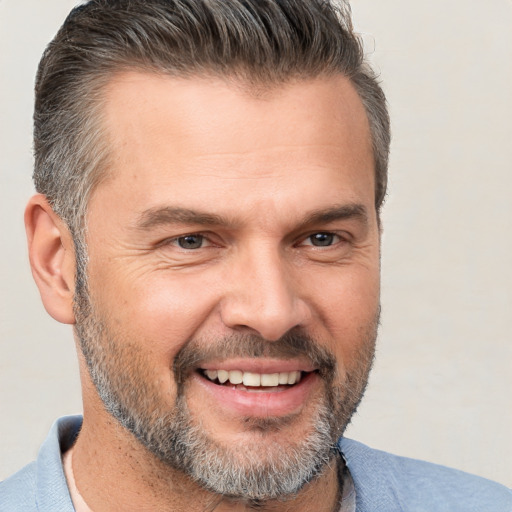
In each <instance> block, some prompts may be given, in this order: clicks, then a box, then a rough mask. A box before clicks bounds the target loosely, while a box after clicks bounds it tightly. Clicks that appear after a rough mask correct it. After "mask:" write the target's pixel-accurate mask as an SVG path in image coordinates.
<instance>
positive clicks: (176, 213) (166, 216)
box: [136, 206, 234, 230]
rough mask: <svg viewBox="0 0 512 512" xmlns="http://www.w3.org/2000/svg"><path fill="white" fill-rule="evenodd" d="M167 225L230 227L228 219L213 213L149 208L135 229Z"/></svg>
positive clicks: (230, 222)
mask: <svg viewBox="0 0 512 512" xmlns="http://www.w3.org/2000/svg"><path fill="white" fill-rule="evenodd" d="M167 224H200V225H203V226H221V225H222V226H232V225H233V224H234V223H233V222H232V221H230V220H229V219H227V218H225V217H223V216H221V215H217V214H214V213H206V212H200V211H196V210H190V209H188V208H173V207H170V206H165V207H163V208H150V209H149V210H145V211H144V212H142V214H141V215H140V218H139V221H138V222H137V225H136V227H137V228H138V229H141V230H147V229H152V228H156V227H159V226H165V225H167Z"/></svg>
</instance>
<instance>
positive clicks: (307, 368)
mask: <svg viewBox="0 0 512 512" xmlns="http://www.w3.org/2000/svg"><path fill="white" fill-rule="evenodd" d="M200 368H201V369H203V370H226V371H230V370H239V371H242V372H251V373H260V374H272V373H284V372H293V371H302V372H312V371H314V370H316V368H315V367H314V366H313V365H312V364H311V363H309V362H307V361H301V360H296V359H289V360H288V359H266V358H255V359H244V358H235V359H226V360H219V361H208V362H205V363H201V365H200Z"/></svg>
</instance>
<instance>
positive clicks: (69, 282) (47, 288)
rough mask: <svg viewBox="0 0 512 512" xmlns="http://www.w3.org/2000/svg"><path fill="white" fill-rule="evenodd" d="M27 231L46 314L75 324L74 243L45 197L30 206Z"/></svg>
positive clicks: (26, 225)
mask: <svg viewBox="0 0 512 512" xmlns="http://www.w3.org/2000/svg"><path fill="white" fill-rule="evenodd" d="M25 230H26V233H27V242H28V253H29V259H30V266H31V268H32V275H33V276H34V280H35V282H36V284H37V287H38V288H39V293H40V294H41V299H42V301H43V304H44V307H45V309H46V311H47V312H48V313H49V314H50V315H51V316H52V317H53V318H55V320H57V321H59V322H62V323H64V324H74V323H75V315H74V313H73V296H74V291H75V267H76V265H75V251H74V244H73V239H72V237H71V234H70V232H69V229H68V228H67V226H66V225H65V223H64V222H63V221H62V220H61V219H60V217H59V216H58V215H57V214H56V213H55V212H54V211H53V209H52V207H51V206H50V204H49V203H48V201H47V199H46V197H45V196H43V195H42V194H36V195H35V196H33V197H32V198H31V199H30V201H29V202H28V204H27V207H26V209H25Z"/></svg>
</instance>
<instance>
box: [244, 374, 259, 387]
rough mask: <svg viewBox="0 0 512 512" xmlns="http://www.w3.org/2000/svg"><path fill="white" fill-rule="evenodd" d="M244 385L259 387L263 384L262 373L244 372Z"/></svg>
mask: <svg viewBox="0 0 512 512" xmlns="http://www.w3.org/2000/svg"><path fill="white" fill-rule="evenodd" d="M243 382H244V386H253V387H259V386H260V384H261V375H260V374H259V373H251V372H244V380H243Z"/></svg>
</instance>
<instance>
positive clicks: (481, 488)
mask: <svg viewBox="0 0 512 512" xmlns="http://www.w3.org/2000/svg"><path fill="white" fill-rule="evenodd" d="M339 447H340V450H341V452H342V453H343V456H344V457H345V460H346V462H347V466H348V468H349V470H350V473H351V474H352V478H353V479H354V486H355V489H356V496H357V503H358V509H357V510H358V512H359V511H361V512H373V511H375V512H395V511H397V512H398V511H407V512H423V511H425V512H427V511H428V512H485V511H489V512H491V511H492V512H512V491H511V490H510V489H507V488H506V487H504V486H502V485H500V484H498V483H495V482H491V481H490V480H486V479H485V478H481V477H478V476H474V475H469V474H467V473H464V472H462V471H458V470H455V469H450V468H447V467H444V466H439V465H436V464H431V463H429V462H423V461H419V460H414V459H409V458H406V457H399V456H396V455H392V454H389V453H386V452H383V451H380V450H374V449H372V448H369V447H368V446H365V445H363V444H361V443H358V442H356V441H351V440H349V439H345V438H342V439H341V440H340V442H339Z"/></svg>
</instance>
